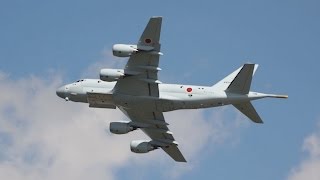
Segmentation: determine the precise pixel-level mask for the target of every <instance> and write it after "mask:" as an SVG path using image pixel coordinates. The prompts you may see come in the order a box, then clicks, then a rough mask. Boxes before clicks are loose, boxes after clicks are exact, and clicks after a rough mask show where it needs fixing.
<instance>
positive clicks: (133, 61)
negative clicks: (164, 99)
mask: <svg viewBox="0 0 320 180" xmlns="http://www.w3.org/2000/svg"><path fill="white" fill-rule="evenodd" d="M161 22H162V18H161V17H152V18H150V20H149V22H148V24H147V26H146V28H145V30H144V31H143V33H142V35H141V37H140V39H139V42H138V44H137V49H138V51H137V52H136V53H134V54H132V55H131V56H130V58H129V60H128V62H127V64H126V66H125V69H124V74H125V76H124V78H123V79H119V80H118V81H117V83H116V85H115V88H114V90H113V93H114V94H123V95H131V96H151V97H159V87H158V84H159V83H161V82H160V81H159V80H158V71H159V70H161V69H160V68H159V56H160V55H161V52H160V46H161V45H160V43H159V40H160V31H161ZM119 109H120V110H121V111H122V112H123V113H124V114H126V115H127V116H128V117H129V118H130V119H131V120H132V123H133V124H136V126H137V127H140V129H141V130H142V131H143V132H144V133H146V134H147V135H148V136H149V137H150V138H151V139H152V141H151V143H152V145H154V146H155V147H161V148H162V149H163V150H164V151H165V152H166V153H167V154H169V156H171V157H172V158H173V159H174V160H176V161H179V162H186V160H185V158H184V157H183V155H182V154H181V152H180V150H179V149H178V147H177V142H176V141H175V140H174V138H173V136H172V133H171V132H170V131H169V129H168V127H167V125H168V124H167V123H166V122H165V120H164V117H163V114H162V112H157V111H151V110H149V111H141V109H139V110H137V109H127V108H126V109H125V108H123V107H121V106H119Z"/></svg>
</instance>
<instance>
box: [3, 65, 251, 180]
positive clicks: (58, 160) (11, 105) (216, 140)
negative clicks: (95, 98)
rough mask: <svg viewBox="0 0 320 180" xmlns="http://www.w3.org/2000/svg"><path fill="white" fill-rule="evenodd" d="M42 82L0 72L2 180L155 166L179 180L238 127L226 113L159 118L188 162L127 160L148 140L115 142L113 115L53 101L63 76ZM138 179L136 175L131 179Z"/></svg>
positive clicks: (91, 175)
mask: <svg viewBox="0 0 320 180" xmlns="http://www.w3.org/2000/svg"><path fill="white" fill-rule="evenodd" d="M98 63H99V62H98ZM93 66H97V65H96V64H93ZM90 68H91V66H90ZM90 68H89V71H90ZM48 76H49V77H50V78H43V77H37V76H33V75H30V76H28V77H24V78H19V79H15V80H13V79H11V78H10V75H7V74H5V73H4V72H2V73H1V80H0V84H1V85H0V91H1V92H4V93H2V94H1V95H0V127H1V129H0V149H1V152H0V178H1V179H12V180H15V179H30V180H31V179H79V180H81V179H116V178H115V173H114V171H115V170H116V169H117V168H119V167H123V166H128V164H129V166H133V167H135V168H139V167H144V168H146V167H147V166H149V165H150V164H153V162H155V161H157V165H156V168H161V167H162V166H163V167H165V168H163V169H164V170H165V172H167V173H168V175H164V177H169V178H173V177H179V175H180V174H181V173H184V172H186V171H189V170H191V169H192V168H193V167H194V166H197V164H198V163H199V162H198V161H199V158H200V159H201V157H202V155H201V152H202V151H203V150H204V149H207V148H210V150H212V149H214V147H215V146H217V145H219V144H220V143H224V142H225V141H232V140H231V139H230V137H231V136H232V135H233V134H234V131H236V129H237V128H240V127H244V125H243V123H240V122H238V121H243V117H242V118H237V119H238V120H235V121H234V120H228V118H227V117H226V115H225V114H226V113H225V112H226V111H228V112H230V110H229V109H227V108H220V109H218V110H216V111H213V112H212V113H210V114H209V115H207V116H205V115H204V111H203V110H199V111H177V112H174V113H166V118H167V121H168V122H169V123H170V124H171V125H170V128H171V130H172V131H173V132H174V133H175V136H176V139H177V140H178V141H179V142H181V145H180V146H179V147H180V148H181V150H182V151H183V153H184V154H185V156H186V157H187V159H188V161H189V162H188V163H187V164H176V163H173V162H172V160H171V159H170V158H169V157H168V156H167V155H166V154H165V153H163V152H161V150H157V151H154V152H151V153H148V154H144V155H139V154H134V153H131V152H130V148H129V143H130V141H131V140H135V139H149V138H148V137H147V136H146V135H144V134H142V133H141V132H132V133H129V134H126V135H122V136H119V135H113V134H111V133H109V132H108V124H109V122H111V121H118V120H124V119H126V118H125V117H124V116H123V115H122V113H121V112H120V111H119V110H105V109H90V108H89V107H88V105H87V104H77V103H72V102H65V101H64V100H62V99H60V98H58V97H57V96H56V95H55V90H56V88H57V87H59V86H60V85H61V83H62V76H61V75H59V74H55V73H52V74H48ZM232 113H233V112H232ZM233 114H235V113H233ZM244 124H245V123H244ZM106 128H107V129H106ZM167 164H169V166H167ZM143 174H144V173H143V172H140V173H139V175H137V177H136V179H139V178H140V177H141V176H143Z"/></svg>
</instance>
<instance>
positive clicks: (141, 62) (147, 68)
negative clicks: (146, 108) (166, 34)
mask: <svg viewBox="0 0 320 180" xmlns="http://www.w3.org/2000/svg"><path fill="white" fill-rule="evenodd" d="M161 22H162V18H161V17H152V18H150V20H149V22H148V24H147V26H146V28H145V30H144V32H143V33H142V35H141V37H140V39H139V42H138V45H137V48H138V52H137V53H135V54H132V55H131V56H130V58H129V60H128V62H127V64H126V66H125V69H124V73H125V74H128V75H126V76H125V78H123V79H119V80H118V81H117V84H116V86H115V88H114V92H115V93H120V94H127V95H134V96H153V97H159V88H158V84H159V83H160V81H159V80H158V71H159V70H161V69H160V68H159V67H158V66H159V56H160V55H161V53H160V43H159V39H160V31H161ZM129 74H130V75H129Z"/></svg>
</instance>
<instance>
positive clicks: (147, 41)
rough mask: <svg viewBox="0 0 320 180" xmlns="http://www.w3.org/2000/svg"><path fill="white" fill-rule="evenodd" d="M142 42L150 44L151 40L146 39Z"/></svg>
mask: <svg viewBox="0 0 320 180" xmlns="http://www.w3.org/2000/svg"><path fill="white" fill-rule="evenodd" d="M144 42H145V43H147V44H150V43H151V42H152V40H151V39H149V38H147V39H145V40H144Z"/></svg>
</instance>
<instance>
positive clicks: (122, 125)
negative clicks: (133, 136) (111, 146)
mask: <svg viewBox="0 0 320 180" xmlns="http://www.w3.org/2000/svg"><path fill="white" fill-rule="evenodd" d="M109 129H110V132H112V133H113V134H126V133H128V132H130V131H133V130H135V128H134V127H132V126H130V123H129V122H125V121H120V122H111V123H110V126H109Z"/></svg>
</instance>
